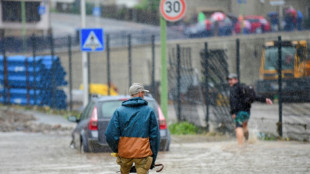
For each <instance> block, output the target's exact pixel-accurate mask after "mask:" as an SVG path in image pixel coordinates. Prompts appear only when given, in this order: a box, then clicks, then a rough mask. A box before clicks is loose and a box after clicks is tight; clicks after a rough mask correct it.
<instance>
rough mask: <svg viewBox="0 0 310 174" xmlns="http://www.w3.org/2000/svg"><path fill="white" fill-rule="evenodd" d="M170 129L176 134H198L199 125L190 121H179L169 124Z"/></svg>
mask: <svg viewBox="0 0 310 174" xmlns="http://www.w3.org/2000/svg"><path fill="white" fill-rule="evenodd" d="M168 128H169V131H170V133H171V134H176V135H188V134H196V133H197V132H198V130H199V129H198V127H196V126H195V125H194V124H192V123H189V122H179V123H174V124H171V125H169V127H168Z"/></svg>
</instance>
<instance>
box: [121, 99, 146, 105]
mask: <svg viewBox="0 0 310 174" xmlns="http://www.w3.org/2000/svg"><path fill="white" fill-rule="evenodd" d="M142 105H147V101H145V100H144V99H142V98H141V97H134V98H130V99H128V100H127V101H124V102H123V103H122V106H126V107H136V106H142Z"/></svg>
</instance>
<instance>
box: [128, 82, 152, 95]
mask: <svg viewBox="0 0 310 174" xmlns="http://www.w3.org/2000/svg"><path fill="white" fill-rule="evenodd" d="M142 91H143V92H150V91H149V90H146V89H144V86H143V85H142V84H140V83H133V84H132V85H131V86H130V88H129V94H130V95H135V94H138V93H139V92H142Z"/></svg>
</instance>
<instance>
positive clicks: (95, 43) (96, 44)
mask: <svg viewBox="0 0 310 174" xmlns="http://www.w3.org/2000/svg"><path fill="white" fill-rule="evenodd" d="M101 47H102V44H101V43H100V41H99V39H98V38H97V36H96V35H95V33H94V32H93V31H91V32H90V33H89V35H88V37H87V39H86V42H85V43H84V45H83V48H90V49H91V50H96V49H97V48H101Z"/></svg>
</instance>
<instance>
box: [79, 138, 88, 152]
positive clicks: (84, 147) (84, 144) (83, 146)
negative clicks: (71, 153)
mask: <svg viewBox="0 0 310 174" xmlns="http://www.w3.org/2000/svg"><path fill="white" fill-rule="evenodd" d="M80 152H81V153H85V152H89V148H88V144H87V142H86V141H85V140H83V139H82V140H81V145H80Z"/></svg>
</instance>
